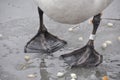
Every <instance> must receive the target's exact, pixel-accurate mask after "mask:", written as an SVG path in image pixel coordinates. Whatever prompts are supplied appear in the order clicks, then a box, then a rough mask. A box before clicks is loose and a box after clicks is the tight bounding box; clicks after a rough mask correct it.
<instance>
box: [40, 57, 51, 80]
mask: <svg viewBox="0 0 120 80" xmlns="http://www.w3.org/2000/svg"><path fill="white" fill-rule="evenodd" d="M40 76H41V79H40V80H50V79H49V78H50V77H49V73H48V72H47V67H46V63H45V61H44V59H42V60H41V62H40Z"/></svg>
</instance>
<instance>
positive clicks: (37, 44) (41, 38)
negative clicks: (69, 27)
mask: <svg viewBox="0 0 120 80" xmlns="http://www.w3.org/2000/svg"><path fill="white" fill-rule="evenodd" d="M38 13H39V19H40V27H39V30H38V33H37V34H36V35H35V36H34V37H33V38H32V39H31V40H30V41H29V42H28V43H27V44H26V46H25V50H24V51H25V52H26V53H27V52H29V53H40V52H42V53H52V52H55V51H57V50H59V49H60V48H62V47H63V46H64V45H65V44H66V42H65V41H63V40H61V39H59V38H57V37H56V36H54V35H52V34H50V33H49V32H48V31H47V29H46V27H45V26H44V24H43V11H42V10H41V9H40V8H39V7H38Z"/></svg>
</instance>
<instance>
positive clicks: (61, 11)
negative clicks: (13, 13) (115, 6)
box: [35, 0, 112, 24]
mask: <svg viewBox="0 0 120 80" xmlns="http://www.w3.org/2000/svg"><path fill="white" fill-rule="evenodd" d="M35 1H36V3H37V4H38V6H39V7H40V8H41V9H42V10H43V12H44V13H45V14H46V15H47V16H49V17H50V18H52V19H53V20H54V21H57V22H60V23H65V24H78V23H81V22H83V21H85V20H87V19H89V18H90V17H92V16H94V15H96V14H98V13H101V12H102V11H103V10H104V9H105V8H106V7H107V6H108V5H109V4H110V3H111V2H112V0H35Z"/></svg>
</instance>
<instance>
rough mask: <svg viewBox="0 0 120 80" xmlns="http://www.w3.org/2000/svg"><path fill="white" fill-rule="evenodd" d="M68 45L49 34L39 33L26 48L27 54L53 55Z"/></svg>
mask: <svg viewBox="0 0 120 80" xmlns="http://www.w3.org/2000/svg"><path fill="white" fill-rule="evenodd" d="M65 44H66V41H63V40H61V39H59V38H57V37H56V36H54V35H52V34H50V33H49V32H47V31H46V32H43V33H38V34H37V35H36V36H35V37H33V38H32V39H31V40H30V41H29V42H28V43H27V45H26V46H25V52H26V53H52V52H55V51H57V50H59V49H61V48H62V47H63V46H64V45H65Z"/></svg>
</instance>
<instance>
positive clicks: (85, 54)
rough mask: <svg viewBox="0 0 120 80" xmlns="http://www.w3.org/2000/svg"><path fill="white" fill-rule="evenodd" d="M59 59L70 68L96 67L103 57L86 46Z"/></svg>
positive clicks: (91, 47)
mask: <svg viewBox="0 0 120 80" xmlns="http://www.w3.org/2000/svg"><path fill="white" fill-rule="evenodd" d="M60 57H61V58H62V59H63V60H65V62H66V63H67V64H69V65H70V66H71V67H96V66H98V65H99V64H100V63H102V61H103V56H102V55H100V54H99V53H98V52H96V50H95V49H94V47H93V46H91V45H88V44H87V45H86V46H84V47H83V48H81V49H78V50H75V51H73V52H72V53H69V54H64V55H61V56H60Z"/></svg>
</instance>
